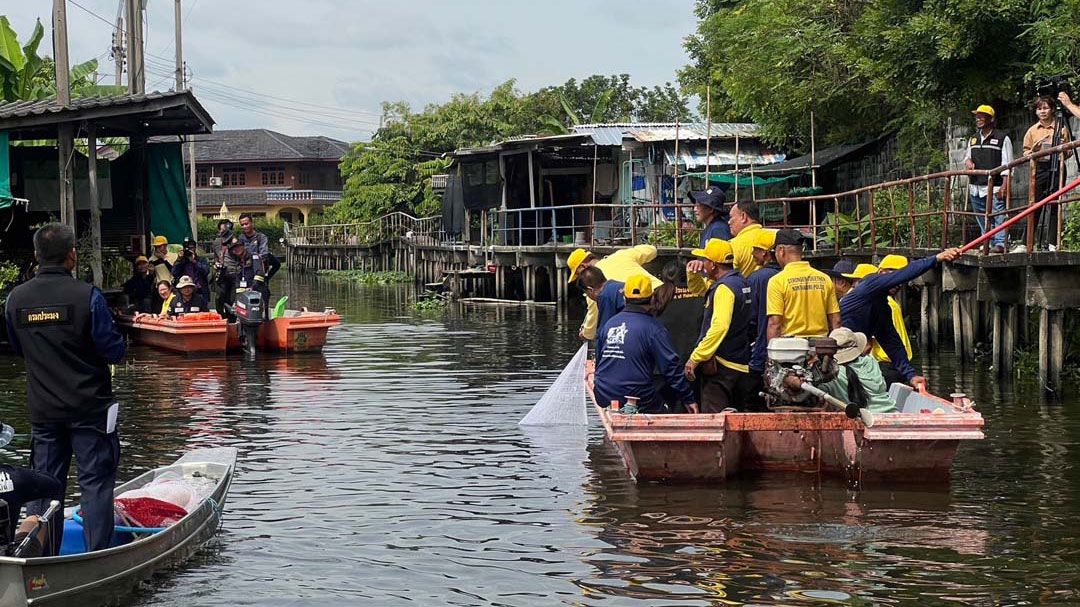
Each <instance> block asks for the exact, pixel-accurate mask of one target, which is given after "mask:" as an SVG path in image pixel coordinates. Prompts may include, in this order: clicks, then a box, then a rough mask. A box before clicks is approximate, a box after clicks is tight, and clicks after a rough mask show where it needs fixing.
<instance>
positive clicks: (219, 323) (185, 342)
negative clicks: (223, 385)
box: [116, 312, 228, 354]
mask: <svg viewBox="0 0 1080 607" xmlns="http://www.w3.org/2000/svg"><path fill="white" fill-rule="evenodd" d="M116 324H117V325H119V326H120V329H121V330H122V331H124V332H125V333H127V334H128V335H129V336H130V337H131V339H132V340H133V341H134V342H135V343H140V344H145V345H148V346H155V347H158V348H163V349H165V350H171V351H173V352H180V353H182V354H224V353H225V346H226V343H227V340H228V329H227V327H226V324H227V323H226V321H225V319H223V318H221V316H218V314H217V313H216V312H201V313H193V314H184V315H182V316H179V317H174V318H166V317H157V316H152V315H140V316H138V317H135V316H130V315H125V314H121V315H118V316H117V317H116Z"/></svg>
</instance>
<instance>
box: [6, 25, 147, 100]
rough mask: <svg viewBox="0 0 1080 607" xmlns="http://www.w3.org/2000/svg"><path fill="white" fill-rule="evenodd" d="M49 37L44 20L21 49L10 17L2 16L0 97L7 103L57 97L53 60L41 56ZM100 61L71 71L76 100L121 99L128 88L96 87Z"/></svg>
mask: <svg viewBox="0 0 1080 607" xmlns="http://www.w3.org/2000/svg"><path fill="white" fill-rule="evenodd" d="M44 35H45V29H44V28H43V27H42V25H41V20H38V21H37V22H36V23H35V24H34V31H33V32H31V33H30V39H29V40H27V42H26V44H24V45H23V46H21V47H20V46H19V39H18V36H17V35H16V34H15V31H14V30H13V29H12V28H11V22H10V21H8V18H7V17H6V16H3V15H0V97H2V98H3V100H4V101H21V100H32V99H46V98H49V97H55V96H56V81H55V67H54V63H53V61H52V59H50V58H48V57H41V56H39V55H38V47H39V46H40V45H41V40H42V38H43V37H44ZM97 68H98V62H97V59H91V60H89V61H84V62H82V63H79V64H76V65H75V66H74V67H72V68H71V74H70V83H71V96H72V97H89V96H95V95H104V96H108V95H120V94H123V93H124V92H126V90H127V89H126V88H124V87H118V86H106V85H98V84H96V83H95V82H94V81H93V79H92V77H93V74H94V72H95V71H97Z"/></svg>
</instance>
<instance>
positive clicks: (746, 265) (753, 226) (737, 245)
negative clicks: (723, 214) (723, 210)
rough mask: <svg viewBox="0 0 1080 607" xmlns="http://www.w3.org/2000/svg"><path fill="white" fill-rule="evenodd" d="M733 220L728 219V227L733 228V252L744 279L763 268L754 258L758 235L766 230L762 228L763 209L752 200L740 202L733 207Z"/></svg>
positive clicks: (736, 266) (737, 267)
mask: <svg viewBox="0 0 1080 607" xmlns="http://www.w3.org/2000/svg"><path fill="white" fill-rule="evenodd" d="M730 214H731V218H730V219H728V227H730V228H731V233H732V237H731V240H730V242H731V250H732V252H733V253H734V254H735V268H736V269H738V270H739V274H742V275H743V278H747V279H748V278H750V275H751V274H753V273H754V272H757V271H758V270H759V269H760V268H761V264H759V263H758V262H757V261H756V259H755V257H754V244H755V243H756V242H757V236H758V234H759V233H760V232H761V231H762V230H764V228H762V227H761V207H759V206H758V205H757V203H756V202H753V201H751V200H740V201H738V202H736V203H735V206H733V207H731V213H730Z"/></svg>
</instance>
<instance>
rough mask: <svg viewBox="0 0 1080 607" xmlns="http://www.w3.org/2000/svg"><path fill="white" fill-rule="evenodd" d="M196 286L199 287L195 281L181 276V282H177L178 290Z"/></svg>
mask: <svg viewBox="0 0 1080 607" xmlns="http://www.w3.org/2000/svg"><path fill="white" fill-rule="evenodd" d="M194 286H197V285H196V284H195V281H194V280H191V277H190V276H181V277H180V280H179V281H177V283H176V288H177V289H183V288H184V287H194Z"/></svg>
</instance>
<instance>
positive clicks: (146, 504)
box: [113, 497, 187, 527]
mask: <svg viewBox="0 0 1080 607" xmlns="http://www.w3.org/2000/svg"><path fill="white" fill-rule="evenodd" d="M113 507H114V508H115V509H116V512H117V514H119V515H120V518H122V519H123V520H125V521H128V522H131V523H134V526H136V527H168V526H169V525H172V524H175V523H176V522H177V521H179V520H180V519H182V518H184V516H186V515H187V510H184V509H183V508H181V507H180V506H177V505H176V504H170V503H169V502H164V501H161V500H159V499H154V498H152V497H118V498H116V499H115V500H113Z"/></svg>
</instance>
